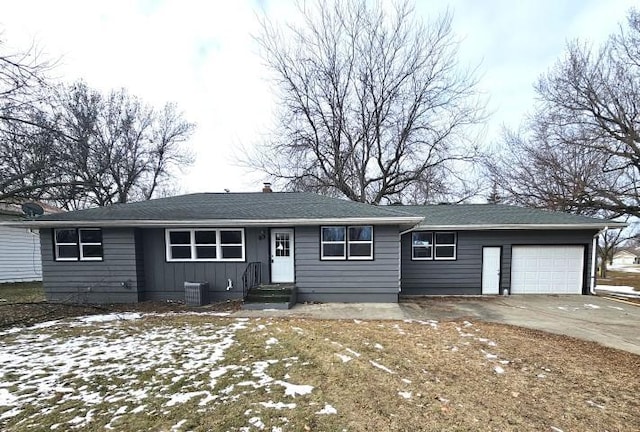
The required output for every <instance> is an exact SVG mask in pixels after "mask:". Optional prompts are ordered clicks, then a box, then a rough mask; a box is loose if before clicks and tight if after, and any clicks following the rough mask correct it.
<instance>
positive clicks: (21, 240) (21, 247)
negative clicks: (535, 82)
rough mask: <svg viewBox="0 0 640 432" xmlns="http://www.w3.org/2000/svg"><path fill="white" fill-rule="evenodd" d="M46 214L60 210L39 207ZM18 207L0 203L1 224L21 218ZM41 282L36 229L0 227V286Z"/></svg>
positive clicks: (20, 211) (38, 243)
mask: <svg viewBox="0 0 640 432" xmlns="http://www.w3.org/2000/svg"><path fill="white" fill-rule="evenodd" d="M41 206H42V207H44V209H45V212H46V213H58V212H60V210H58V209H56V208H54V207H51V206H46V205H42V204H41ZM25 217H26V216H25V214H24V212H23V211H22V208H21V206H20V204H7V203H0V222H7V221H12V220H20V219H24V218H25ZM40 280H42V261H41V257H40V234H39V232H38V230H37V229H29V228H16V227H8V226H3V225H1V224H0V283H7V282H29V281H40Z"/></svg>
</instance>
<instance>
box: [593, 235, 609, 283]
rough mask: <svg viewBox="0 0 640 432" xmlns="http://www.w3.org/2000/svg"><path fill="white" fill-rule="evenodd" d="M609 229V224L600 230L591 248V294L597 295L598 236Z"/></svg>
mask: <svg viewBox="0 0 640 432" xmlns="http://www.w3.org/2000/svg"><path fill="white" fill-rule="evenodd" d="M608 229H609V227H608V226H606V227H604V228H603V229H602V230H600V231H598V234H596V235H595V236H593V242H592V243H593V244H592V249H591V284H590V287H589V292H590V293H591V295H596V262H597V261H598V259H597V257H596V254H597V253H598V237H600V234H602V233H603V232H604V233H606V232H607V230H608Z"/></svg>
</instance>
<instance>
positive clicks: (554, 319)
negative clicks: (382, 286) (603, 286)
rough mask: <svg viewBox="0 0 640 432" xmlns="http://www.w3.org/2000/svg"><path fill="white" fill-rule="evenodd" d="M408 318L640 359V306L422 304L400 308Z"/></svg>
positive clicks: (519, 299) (523, 301)
mask: <svg viewBox="0 0 640 432" xmlns="http://www.w3.org/2000/svg"><path fill="white" fill-rule="evenodd" d="M400 307H401V308H402V309H403V311H404V312H405V314H406V315H407V317H410V318H414V319H435V320H447V319H457V318H463V317H464V318H466V319H469V320H474V319H476V320H482V321H490V322H496V323H502V324H512V325H516V326H520V327H528V328H532V329H537V330H543V331H547V332H550V333H557V334H561V335H567V336H573V337H576V338H579V339H585V340H590V341H594V342H598V343H600V344H602V345H606V346H609V347H612V348H617V349H621V350H625V351H629V352H632V353H635V354H638V355H640V305H633V304H629V303H625V302H620V301H615V300H611V299H608V298H603V297H595V296H555V295H552V296H543V295H529V296H508V297H493V298H470V299H461V298H455V299H446V298H444V299H419V300H415V301H413V300H408V301H405V302H403V303H401V304H400Z"/></svg>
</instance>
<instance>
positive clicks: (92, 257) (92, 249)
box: [53, 228, 103, 261]
mask: <svg viewBox="0 0 640 432" xmlns="http://www.w3.org/2000/svg"><path fill="white" fill-rule="evenodd" d="M53 235H54V245H55V255H56V256H55V259H56V261H101V260H102V256H103V251H102V230H101V229H100V228H57V229H55V230H53Z"/></svg>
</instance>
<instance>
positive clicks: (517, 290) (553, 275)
mask: <svg viewBox="0 0 640 432" xmlns="http://www.w3.org/2000/svg"><path fill="white" fill-rule="evenodd" d="M511 254H512V255H511V256H512V258H511V294H582V287H583V275H584V255H585V250H584V246H513V248H512V252H511Z"/></svg>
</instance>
